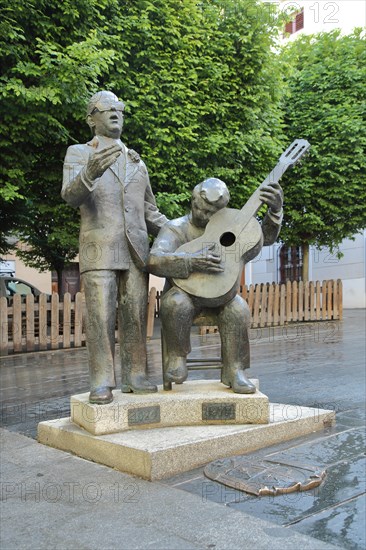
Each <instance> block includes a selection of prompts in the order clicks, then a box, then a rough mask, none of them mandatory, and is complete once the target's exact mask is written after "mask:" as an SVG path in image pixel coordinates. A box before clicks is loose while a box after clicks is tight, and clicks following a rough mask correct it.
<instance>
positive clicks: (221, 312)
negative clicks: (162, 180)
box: [148, 178, 283, 393]
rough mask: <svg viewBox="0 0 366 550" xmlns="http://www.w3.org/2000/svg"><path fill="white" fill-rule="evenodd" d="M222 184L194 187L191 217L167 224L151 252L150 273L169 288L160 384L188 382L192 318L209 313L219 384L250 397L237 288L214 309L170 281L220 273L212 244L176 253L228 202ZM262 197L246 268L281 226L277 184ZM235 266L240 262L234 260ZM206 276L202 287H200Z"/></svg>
mask: <svg viewBox="0 0 366 550" xmlns="http://www.w3.org/2000/svg"><path fill="white" fill-rule="evenodd" d="M229 198H230V195H229V191H228V188H227V187H226V185H225V183H224V182H223V181H221V180H219V179H216V178H209V179H207V180H205V181H203V182H202V183H200V184H198V185H196V187H195V188H194V189H193V193H192V210H191V212H190V214H188V215H186V216H183V217H182V218H178V219H177V220H171V221H170V222H168V223H167V224H166V225H165V226H164V227H163V228H162V229H161V231H160V232H159V235H158V237H157V238H156V239H155V242H154V245H153V247H152V249H151V253H150V258H149V262H148V269H149V271H150V272H151V273H154V274H155V275H158V276H160V277H168V285H167V287H166V289H165V293H164V295H163V298H162V300H161V306H160V317H161V320H162V332H163V338H164V343H165V351H166V355H167V360H166V362H165V361H164V363H167V365H166V364H165V365H163V368H164V381H165V382H175V383H177V384H181V383H182V382H184V380H185V379H186V378H187V374H188V373H187V366H186V358H187V354H188V353H189V352H190V332H191V326H192V322H193V319H194V317H195V316H196V315H198V314H200V313H202V312H205V310H209V313H211V314H214V315H215V316H216V319H217V324H218V327H219V332H220V337H221V352H222V359H223V367H222V372H221V381H222V383H223V384H225V385H226V386H229V387H231V388H232V390H233V391H234V392H235V393H254V392H255V391H256V388H255V386H254V385H253V384H252V382H251V381H250V380H248V378H247V377H246V376H245V372H244V370H245V369H247V368H249V367H250V353H249V351H250V350H249V337H248V330H249V327H250V312H249V308H248V305H247V303H246V301H245V300H243V298H241V296H239V294H236V287H234V289H233V291H234V292H233V294H230V296H228V297H227V299H226V298H225V301H224V303H222V304H220V305H219V306H218V307H215V306H213V307H208V306H207V301H206V300H205V299H203V298H200V297H199V296H192V295H190V294H188V293H187V292H185V291H184V290H182V289H181V288H179V287H177V286H176V285H174V283H173V281H172V280H171V279H172V278H178V279H186V278H188V277H189V276H190V274H191V273H193V272H201V273H202V274H203V275H204V274H205V273H211V274H215V273H220V272H222V271H223V266H222V258H221V257H220V256H219V255H218V254H217V252H216V250H215V246H214V245H210V244H209V243H207V247H205V249H203V250H200V251H198V252H187V251H184V252H182V251H179V250H178V249H179V248H180V246H181V245H183V244H185V243H188V242H190V241H193V240H194V239H197V238H199V237H201V236H202V235H203V234H204V232H205V227H206V225H207V224H208V222H209V220H210V218H211V216H212V215H213V214H215V213H216V212H217V211H218V210H220V209H222V208H225V206H226V205H227V204H228V202H229ZM260 198H261V200H262V202H264V203H265V204H266V205H267V206H268V207H269V210H268V211H267V213H266V215H265V217H264V220H263V222H262V226H261V232H260V235H261V237H260V240H259V242H258V244H256V246H255V247H254V248H251V249H250V250H248V252H247V253H245V254H244V258H243V261H244V263H246V262H248V261H249V260H251V259H253V258H255V257H256V256H257V255H258V254H259V252H260V250H261V248H262V246H263V245H269V244H273V243H274V242H275V240H276V239H277V236H278V234H279V231H280V227H281V221H282V202H283V199H282V189H281V187H280V185H279V184H278V183H271V184H269V185H267V186H264V187H262V189H261V193H260ZM237 261H238V262H239V261H240V259H239V258H238V260H237ZM204 284H205V283H204V276H203V277H202V286H204Z"/></svg>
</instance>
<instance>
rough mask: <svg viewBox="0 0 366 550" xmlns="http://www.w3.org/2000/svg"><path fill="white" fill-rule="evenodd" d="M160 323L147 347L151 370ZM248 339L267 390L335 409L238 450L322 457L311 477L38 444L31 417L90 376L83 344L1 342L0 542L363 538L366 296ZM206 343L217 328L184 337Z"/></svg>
mask: <svg viewBox="0 0 366 550" xmlns="http://www.w3.org/2000/svg"><path fill="white" fill-rule="evenodd" d="M158 334H159V327H158V326H157V327H156V330H155V337H154V339H153V340H152V341H151V342H150V344H149V357H150V368H151V378H152V379H154V380H155V382H157V383H161V375H160V370H161V366H160V342H159V340H158ZM251 346H252V347H251V349H252V369H251V372H250V376H251V377H258V378H259V379H260V383H261V391H263V392H264V393H266V394H267V395H268V396H269V397H270V400H271V401H272V402H282V403H289V404H294V405H306V406H311V407H315V408H316V407H320V408H331V409H334V410H335V411H336V413H337V425H336V426H335V427H333V428H329V429H327V430H326V431H324V432H320V433H316V434H313V435H312V436H309V437H306V438H300V439H298V440H295V441H291V442H287V443H283V444H281V445H278V446H274V447H271V448H267V449H264V450H262V451H258V452H257V453H252V454H251V455H250V457H251V458H252V459H254V460H260V459H263V458H264V459H267V460H268V459H270V460H273V461H275V462H277V463H280V464H292V465H300V464H303V463H311V464H313V465H314V466H318V467H326V468H327V471H328V475H327V478H326V480H325V482H324V484H323V485H322V486H321V488H319V489H316V490H313V491H311V492H307V493H297V494H293V495H285V496H280V497H261V498H258V497H254V496H249V495H246V494H245V493H242V492H240V491H238V490H234V489H229V488H225V487H224V486H222V485H219V484H217V483H215V482H213V481H210V480H208V479H207V478H205V477H204V475H203V473H202V468H200V469H197V470H194V471H191V472H187V473H185V474H182V475H180V476H175V477H174V478H171V479H168V480H164V481H162V482H154V483H149V482H146V481H142V480H138V479H136V478H133V477H132V476H128V475H126V474H122V473H120V472H115V471H113V470H110V469H108V468H106V467H104V466H100V465H97V464H93V463H89V462H87V461H84V460H82V459H79V458H77V457H73V456H70V455H68V454H67V453H63V452H62V451H58V450H55V449H50V448H47V447H44V446H41V445H39V444H38V443H36V441H35V440H34V439H32V438H34V437H35V433H36V426H37V424H38V422H39V421H41V420H47V419H51V418H56V417H62V416H67V415H68V413H69V408H68V407H69V397H70V395H71V394H74V393H79V392H83V391H87V389H88V383H87V378H88V375H87V358H86V351H85V350H84V349H81V350H75V351H73V350H70V351H61V350H60V351H56V352H43V353H34V354H23V355H18V356H12V357H8V358H3V359H2V360H1V369H0V376H1V382H2V383H1V388H2V389H1V399H2V425H3V426H4V427H5V428H6V429H5V430H2V443H3V445H2V448H3V451H2V461H1V466H2V484H1V488H2V501H3V502H2V508H1V527H2V529H1V533H2V541H1V548H2V550H12V549H15V548H29V549H38V548H50V547H54V548H60V549H73V548H88V549H89V548H90V549H91V548H113V549H114V548H123V549H130V548H131V549H132V548H136V549H145V548H146V549H147V548H155V549H160V548H161V549H165V548H167V549H168V548H169V549H170V548H176V549H183V548H184V549H185V548H202V549H203V548H213V549H216V548H228V549H231V548H233V549H234V548H247V547H249V548H256V549H259V550H260V549H262V548H263V549H266V548H268V549H272V548H273V549H275V548H281V549H286V548H289V549H294V548H298V547H299V546H300V545H301V547H302V548H304V549H305V548H309V549H311V550H318V549H319V550H320V549H322V548H332V547H339V548H346V549H357V550H359V549H363V548H365V521H364V517H365V499H364V494H365V452H364V450H365V445H364V435H365V430H364V428H365V412H364V410H365V409H364V408H365V310H347V311H346V312H345V317H344V321H343V322H342V323H322V324H313V323H312V324H302V325H296V326H295V325H294V326H291V327H290V328H288V329H287V330H285V329H280V328H278V329H276V330H273V329H271V330H269V329H262V330H253V331H252V332H251ZM218 350H219V341H218V336H217V335H208V336H206V337H203V338H200V337H198V336H194V337H193V354H194V355H199V354H201V353H203V354H204V355H206V356H212V355H214V354H215V353H218ZM190 377H191V378H202V377H206V378H216V377H217V372H215V371H204V372H203V371H201V372H192V373H190Z"/></svg>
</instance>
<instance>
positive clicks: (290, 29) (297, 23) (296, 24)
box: [285, 8, 304, 34]
mask: <svg viewBox="0 0 366 550" xmlns="http://www.w3.org/2000/svg"><path fill="white" fill-rule="evenodd" d="M303 28H304V8H302V10H301V11H299V12H297V13H294V14H293V15H292V20H291V21H289V22H288V23H286V26H285V33H286V34H294V33H295V32H297V31H300V30H301V29H303Z"/></svg>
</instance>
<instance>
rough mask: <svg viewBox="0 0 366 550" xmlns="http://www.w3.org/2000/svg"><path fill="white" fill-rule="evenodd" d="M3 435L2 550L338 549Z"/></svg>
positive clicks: (16, 437)
mask: <svg viewBox="0 0 366 550" xmlns="http://www.w3.org/2000/svg"><path fill="white" fill-rule="evenodd" d="M0 436H1V445H2V453H3V456H2V461H1V468H4V465H5V464H6V468H5V469H4V470H3V473H2V502H1V505H0V506H1V527H2V529H1V539H0V545H1V548H2V549H3V550H14V549H15V548H17V549H21V550H23V549H27V550H48V549H49V548H54V549H55V550H66V549H70V550H71V549H75V548H78V549H80V550H82V549H83V550H86V549H87V550H100V548H106V549H107V548H109V549H112V548H123V549H128V550H134V549H136V550H148V549H156V550H185V549H192V550H195V549H197V550H207V549H208V548H210V549H213V548H214V549H216V550H221V549H222V550H232V549H233V548H238V547H243V544H245V547H248V548H255V549H258V550H267V549H268V550H294V548H301V549H302V550H315V549H316V550H331V549H335V548H339V547H338V546H336V545H332V544H328V543H323V542H321V541H319V540H316V539H314V538H312V537H310V536H308V535H303V534H301V533H297V532H295V531H293V530H292V529H291V528H284V527H279V526H276V525H274V524H273V523H270V522H268V521H263V520H261V519H258V518H253V517H251V516H250V515H248V514H243V513H242V512H237V511H235V510H232V509H230V508H225V507H222V506H220V505H218V504H215V503H213V502H209V501H207V500H204V499H202V498H198V497H197V496H195V495H192V494H189V493H187V492H185V491H180V490H178V489H175V488H173V487H167V486H164V485H162V484H160V483H150V482H147V481H144V480H141V479H137V478H134V477H131V476H129V475H127V474H123V473H121V472H117V471H114V470H112V469H110V468H107V467H105V466H101V465H99V464H95V463H92V462H88V461H85V460H83V459H80V458H78V457H75V456H72V455H69V454H68V453H64V452H62V451H59V450H57V449H52V448H50V447H45V446H43V445H40V444H38V443H37V442H35V441H34V440H32V439H29V438H26V437H25V436H22V435H19V434H15V433H11V432H8V431H6V430H0ZM20 464H21V467H20Z"/></svg>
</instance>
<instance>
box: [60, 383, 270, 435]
mask: <svg viewBox="0 0 366 550" xmlns="http://www.w3.org/2000/svg"><path fill="white" fill-rule="evenodd" d="M252 382H253V383H254V384H255V385H256V387H257V388H258V380H252ZM159 390H161V388H159ZM113 397H114V399H113V403H110V404H108V405H92V404H91V403H89V393H84V394H80V395H74V396H72V397H71V421H72V422H74V423H75V424H77V425H78V426H81V427H82V428H84V430H86V431H87V432H89V433H91V434H93V435H106V434H112V433H120V432H123V431H126V430H131V429H133V430H134V429H140V430H141V429H146V428H164V427H174V426H206V425H210V424H217V425H220V424H221V425H223V424H230V425H233V424H267V423H268V422H269V401H268V397H267V396H265V395H264V394H263V393H261V392H260V391H259V390H258V389H257V391H256V392H255V393H253V394H248V395H240V394H238V393H234V392H233V391H232V390H231V389H229V388H227V387H225V386H224V385H223V384H221V383H220V382H218V381H206V380H194V381H189V382H185V383H184V384H181V385H177V384H175V385H174V386H173V390H172V391H168V392H164V391H159V392H158V393H148V394H145V395H136V394H133V393H121V391H120V390H116V391H114V392H113Z"/></svg>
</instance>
